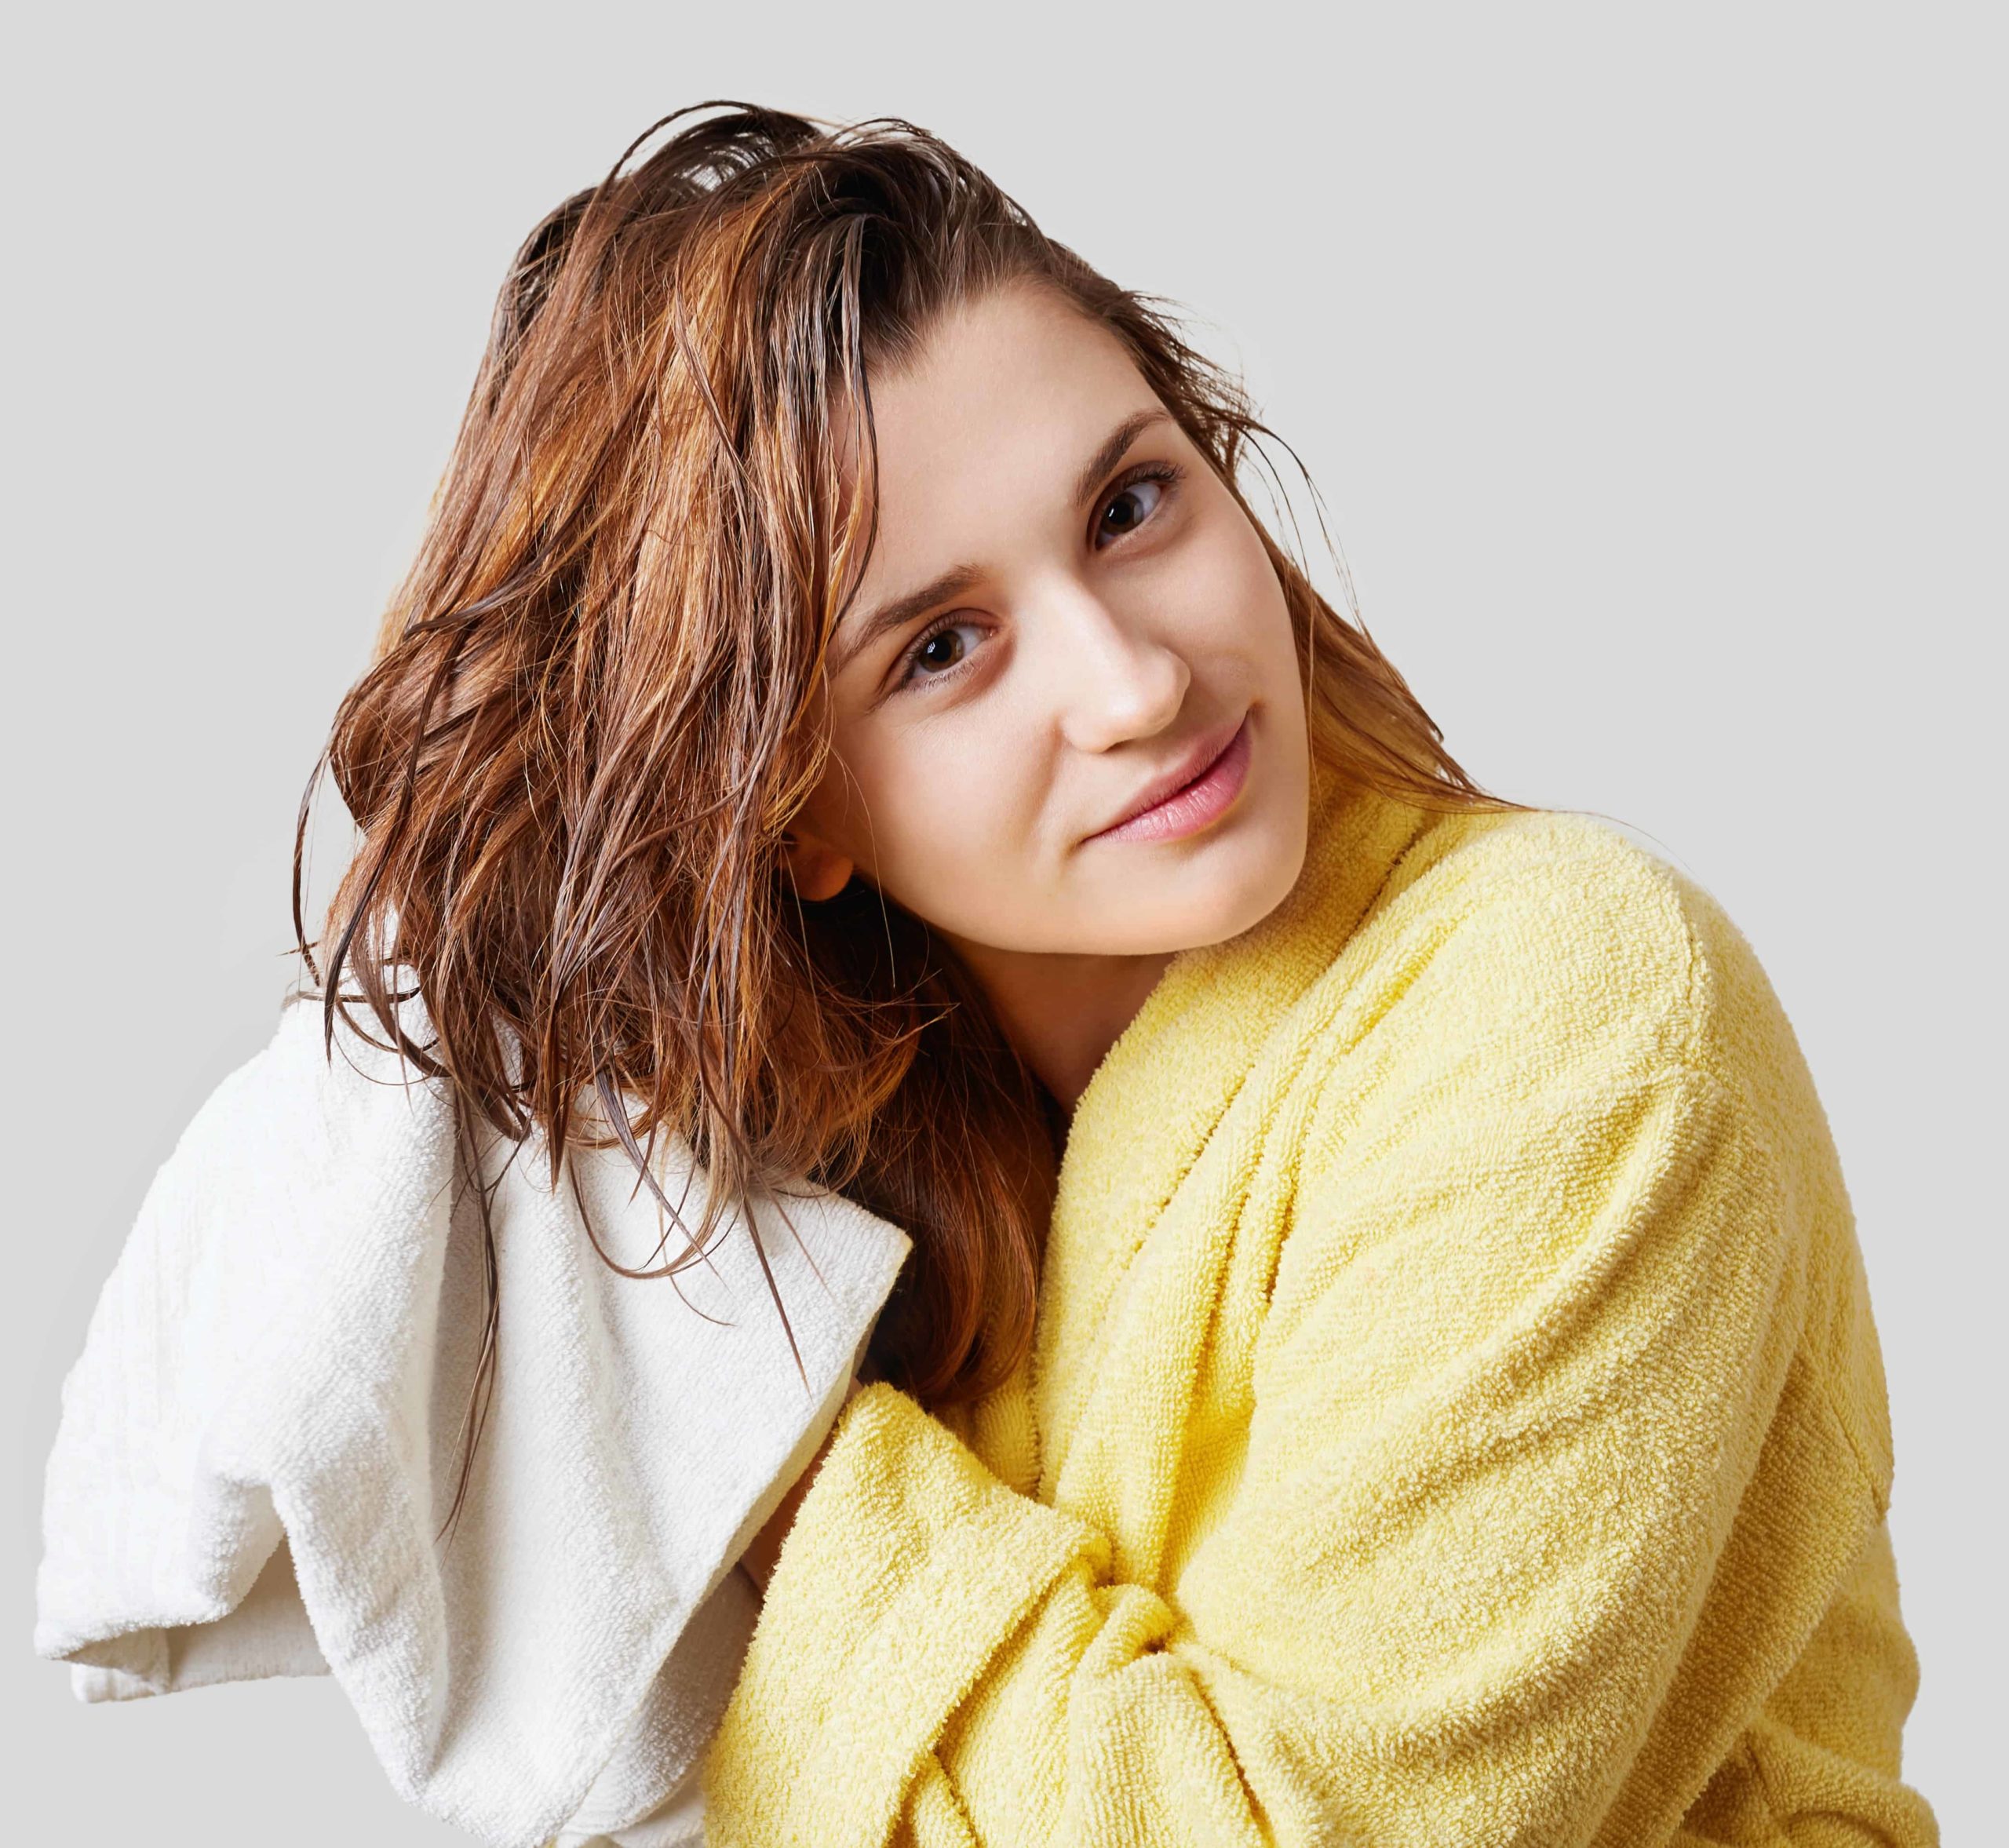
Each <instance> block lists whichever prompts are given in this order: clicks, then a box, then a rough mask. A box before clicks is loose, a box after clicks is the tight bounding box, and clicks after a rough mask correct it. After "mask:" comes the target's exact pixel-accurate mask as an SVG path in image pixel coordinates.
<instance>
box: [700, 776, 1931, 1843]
mask: <svg viewBox="0 0 2009 1848" xmlns="http://www.w3.org/2000/svg"><path fill="white" fill-rule="evenodd" d="M1890 1498H1891V1431H1890V1421H1889V1414H1888V1409H1887V1400H1886V1397H1885V1386H1884V1378H1883V1364H1882V1359H1881V1355H1880V1350H1879V1347H1878V1342H1877V1336H1876V1328H1875V1325H1874V1323H1873V1322H1872V1319H1871V1314H1870V1307H1869V1299H1868V1296H1867V1294H1866V1291H1865V1279H1864V1274H1863V1268H1862V1262H1861V1254H1860V1252H1859V1249H1858V1245H1857V1242H1856V1237H1855V1233H1854V1227H1853V1223H1852V1220H1851V1218H1850V1207H1849V1202H1848V1199H1847V1194H1846V1193H1845V1192H1844V1190H1843V1181H1842V1176H1841V1173H1840V1170H1839V1165H1838V1163H1837V1161H1836V1154H1835V1151H1834V1149H1833V1146H1832V1143H1831V1141H1830V1139H1829V1130H1828V1127H1827V1123H1826V1121H1825V1117H1824V1115H1823V1114H1822V1111H1821V1106H1820V1104H1819V1103H1818V1100H1817V1098H1816V1095H1815V1092H1814V1085H1813V1083H1812V1081H1811V1080H1810V1077H1809V1075H1808V1073H1807V1067H1806V1065H1805V1063H1804V1062H1803V1058H1802V1055H1801V1053H1800V1051H1799V1047H1798V1045H1797V1044H1796V1041H1795V1040H1794V1037H1793V1034H1792V1030H1791V1028H1790V1027H1789V1026H1788V1023H1787V1021H1786V1019H1785V1015H1784V1013H1783V1012H1782V1011H1781V1008H1780V1005H1779V1003H1778V1001H1777V998H1776V997H1775V996H1774V993H1773V992H1772V990H1771V988H1770V986H1769V984H1768V982H1767V979H1766V978H1765V976H1764V975H1763V971H1761V969H1760V968H1759V965H1758V964H1757V962H1756V960H1755V959H1754V957H1753V955H1752V950H1751V949H1750V947H1749V946H1748V944H1747V943H1746V942H1745V940H1744V939H1743V938H1742V936H1741V935H1740V934H1739V933H1738V931H1737V929H1736V928H1735V927H1734V924H1732V923H1731V922H1730V920H1729V919H1728V918H1727V917H1726V915H1725V914H1724V913H1723V910H1722V909H1719V906H1717V905H1716V904H1715V902H1713V901H1712V898H1710V897H1709V896H1708V895H1707V894H1706V893H1705V892H1704V891H1702V890H1701V889H1700V888H1698V887H1697V886H1696V885H1695V884H1694V883H1693V882H1691V881H1690V880H1686V878H1684V877H1682V876H1680V875H1679V873H1676V872H1675V871H1674V870H1672V869H1670V868H1669V867H1668V866H1665V865H1664V864H1663V863H1662V862H1661V861H1660V860H1659V859H1658V858H1656V857H1654V856H1653V855H1649V854H1647V853H1646V852H1644V851H1642V850H1640V849H1639V848H1637V847H1634V846H1633V845H1632V844H1629V843H1628V841H1627V840H1626V839H1625V838H1624V836H1623V835H1621V834H1620V833H1618V832H1617V830H1616V829H1613V828H1611V827H1609V826H1606V825H1605V824H1603V823H1602V822H1598V821H1595V820H1592V819H1587V818H1581V817H1577V816H1571V815H1562V814H1557V813H1554V812H1548V813H1543V814H1539V815H1508V816H1499V815H1489V816H1476V817H1475V816H1463V817H1442V816H1435V815H1430V814H1427V813H1426V812H1424V811H1419V810H1416V809H1413V808H1409V807H1406V806H1404V805H1402V804H1397V803H1395V802H1392V801H1390V800H1387V799H1386V798H1384V797H1382V796H1376V795H1372V794H1367V793H1362V792H1360V791H1358V790H1357V789H1347V788H1345V787H1344V786H1342V785H1339V784H1338V783H1336V782H1332V781H1330V780H1329V779H1328V778H1325V777H1324V776H1323V775H1321V776H1319V777H1318V778H1317V779H1316V780H1314V788H1313V811H1312V837H1311V846H1310V851H1309V854H1308V857H1307V861H1306V864H1305V868H1304V871H1303V875H1302V877H1300V880H1299V882H1298V884H1297V885H1296V888H1294V890H1293V892H1292V894H1291V895H1290V897H1289V898H1288V899H1287V900H1286V901H1285V902H1284V904H1283V905H1282V906H1280V907H1279V908H1278V909H1277V910H1275V911H1274V912H1272V913H1271V915H1270V916H1269V917H1267V918H1265V919H1264V920H1263V921H1262V922H1261V923H1260V924H1258V925H1256V927H1255V928H1253V929H1252V930H1250V931H1247V932H1245V933H1244V934H1243V935H1241V936H1239V937H1237V938H1234V939H1231V940H1230V941H1228V942H1224V943H1221V944H1217V945H1213V946H1208V947H1205V948H1202V949H1198V950H1188V951H1186V952H1184V953H1182V954H1180V956H1178V957H1176V958H1175V959H1174V960H1172V963H1171V964H1170V965H1169V968H1167V970H1166V971H1165V975H1164V976H1163V977H1162V979H1161V980H1160V981H1159V982H1158V986H1156V987H1155V988H1154V990H1153V991H1152V992H1151V993H1150V997H1148V999H1147V1001H1146V1002H1145V1004H1144V1005H1143V1008H1142V1010H1141V1011H1139V1013H1138V1015H1136V1018H1135V1019H1133V1020H1132V1022H1131V1023H1130V1025H1129V1026H1128V1027H1127V1028H1126V1029H1125V1031H1124V1033H1123V1034H1122V1036H1121V1037H1120V1038H1119V1039H1118V1041H1117V1042H1116V1044H1114V1046H1113V1047H1112V1048H1110V1052H1109V1053H1108V1055H1107V1057H1106V1058H1105V1059H1103V1063H1102V1064H1101V1065H1100V1066H1099V1068H1098V1069H1097V1070H1096V1073H1095V1075H1094V1077H1093V1079H1092V1081H1091V1082H1090V1084H1089V1085H1088V1089H1087V1091H1086V1092H1085V1094H1084V1095H1083V1096H1082V1097H1081V1100H1080V1103H1079V1104H1078V1106H1077V1109H1076V1110H1075V1113H1074V1120H1073V1123H1072V1125H1071V1127H1070V1132H1069V1136H1068V1141H1067V1146H1066V1156H1065V1159H1064V1161H1063V1165H1062V1170H1061V1177H1060V1186H1059V1198H1058V1201H1057V1203H1056V1208H1055V1212H1054V1216H1053V1222H1052V1231H1051V1237H1050V1242H1049V1245H1048V1251H1047V1256H1046V1259H1045V1274H1044V1277H1043V1280H1042V1283H1041V1299H1040V1314H1039V1322H1038V1329H1037V1340H1036V1343H1035V1347H1034V1353H1033V1355H1032V1358H1031V1360H1030V1364H1029V1365H1027V1366H1026V1367H1023V1368H1022V1369H1020V1370H1019V1372H1018V1373H1017V1374H1015V1376H1013V1377H1012V1379H1011V1380H1009V1381H1008V1382H1007V1383H1006V1384H1005V1385H1004V1387H1001V1389H1000V1390H998V1391H997V1392H995V1393H994V1394H992V1395H991V1396H990V1398H988V1399H987V1400H986V1401H984V1402H983V1403H982V1404H981V1405H979V1406H977V1407H975V1408H974V1409H970V1410H967V1411H962V1412H953V1413H952V1414H951V1415H950V1416H943V1417H934V1416H929V1415H928V1414H927V1413H925V1412H923V1411H922V1410H921V1408H920V1407H919V1406H918V1405H917V1404H916V1403H915V1402H914V1401H913V1400H912V1399H911V1398H908V1397H906V1396H905V1395H904V1394H902V1393H900V1392H899V1391H895V1390H894V1389H893V1388H892V1387H890V1386H887V1385H884V1384H881V1385H877V1386H874V1387H871V1388H870V1389H869V1390H867V1391H865V1392H863V1393H862V1394H859V1396H858V1397H857V1398H855V1399H854V1400H853V1401H851V1405H849V1406H848V1408H847V1409H846V1410H845V1412H844V1416H843V1417H842V1419H841V1420H840V1423H839V1425H838V1427H837V1434H836V1437H835V1440H834V1442H833V1445H832V1446H831V1448H830V1450H829V1454H828V1456H827V1457H826V1460H825V1462H824V1463H823V1465H822V1471H821V1473H820V1474H819V1476H818V1477H817V1478H816V1480H815V1485H814V1486H813V1488H812V1489H811V1491H810V1493H808V1496H807V1497H806V1499H805V1500H804V1504H803V1506H802V1509H801V1512H800V1516H799V1518H798V1519H797V1523H796V1525H795V1527H794V1529H793V1531H792V1533H790V1535H789V1539H788V1541H787V1544H786V1546H785V1547H784V1548H783V1550H782V1555H781V1558H780V1562H779V1565H778V1567H777V1569H776V1571H775V1575H774V1577H773V1580H772V1581H771V1584H770V1587H769V1589H768V1599H767V1604H766V1607H765V1609H764V1612H763V1614H762V1617H761V1620H760V1628H759V1630H758V1632H757V1635H755V1638H754V1640H753V1646H752V1649H751V1650H750V1652H749V1655H748V1657H747V1659H746V1666H745V1668H744V1670H743V1671H742V1675H741V1677H740V1679H739V1682H738V1687H737V1689H736V1690H735V1694H734V1697H733V1700H732V1704H731V1707H730V1708H729V1710H728V1711H727V1715H726V1718H725V1720H724V1724H723V1726H722V1727H721V1729H720V1732H719V1734H718V1736H717V1737H716V1741H715V1743H714V1745H713V1749H712V1751H711V1754H710V1755H709V1759H708V1760H707V1762H706V1780H705V1781H706V1804H707V1813H706V1839H707V1840H708V1841H709V1842H711V1843H733V1844H744V1845H745V1848H780V1845H782V1844H796V1843H800V1844H805V1845H807V1844H814V1845H815V1848H868V1845H873V1848H877V1845H878V1844H884V1843H895V1844H902V1845H909V1844H910V1845H912V1848H968V1844H971V1843H984V1844H994V1845H995V1848H1022V1845H1026V1844H1032V1843H1041V1844H1045V1843H1052V1844H1068V1845H1072V1844H1083V1845H1092V1848H1101V1845H1105V1844H1107V1845H1108V1848H1118V1845H1119V1844H1121V1845H1124V1848H1128V1845H1130V1844H1137V1845H1140V1848H1141V1845H1143V1844H1152V1845H1159V1844H1163V1845H1166V1848H1172V1845H1176V1844H1187V1843H1210V1844H1211V1843H1220V1844H1233V1845H1234V1848H1243V1845H1246V1848H1256V1844H1259V1843H1278V1844H1289V1845H1292V1848H1296V1844H1310V1843H1322V1844H1333V1845H1335V1848H1340V1845H1358V1848H1398V1845H1400V1848H1420V1845H1421V1844H1424V1843H1432V1844H1438V1843H1441V1844H1445V1845H1446V1848H1450V1845H1452V1844H1456V1845H1457V1848H1481V1845H1482V1844H1493V1843H1497V1844H1507V1843H1514V1844H1528V1845H1532V1844H1535V1843H1540V1844H1543V1845H1544V1848H1562V1845H1564V1844H1578V1843H1597V1844H1599V1845H1605V1844H1609V1845H1610V1848H1648V1845H1651V1844H1657V1843H1734V1844H1754V1845H1755V1844H1759V1843H1788V1842H1790V1843H1796V1844H1807V1843H1821V1844H1841V1843H1850V1844H1866V1843H1881V1842H1884V1841H1888V1842H1890V1843H1894V1844H1897V1845H1898V1848H1912V1844H1920V1843H1935V1842H1937V1840H1938V1831H1937V1828H1936V1827H1935V1824H1934V1818H1933V1816H1932V1813H1931V1810H1930V1809H1929V1808H1928V1807H1927V1805H1926V1803H1925V1802H1923V1800H1921V1799H1920V1796H1919V1795H1917V1794H1916V1792H1913V1791H1912V1789H1910V1788H1909V1787H1908V1786H1906V1785H1905V1784H1903V1783H1902V1782H1901V1781H1900V1776H1899V1763H1898V1754H1899V1740H1900V1730H1901V1726H1902V1724H1903V1722H1904V1719H1905V1715H1906V1714H1907V1712H1908V1711H1909V1709H1910V1707H1911V1704H1912V1699H1913V1697H1914V1695H1915V1693H1916V1687H1917V1680H1918V1670H1917V1660H1916V1655H1915V1653H1914V1652H1913V1649H1912V1645H1911V1642H1910V1640H1909V1637H1908V1636H1907V1635H1906V1633H1905V1628H1904V1625H1903V1622H1902V1619H1901V1615H1900V1612H1899V1608H1898V1581H1897V1576H1896V1569H1895V1566H1894V1562H1893V1559H1892V1555H1891V1544H1890V1538H1889V1531H1888V1528H1887V1525H1886V1522H1885V1514H1886V1512H1887V1509H1888V1507H1889V1504H1890Z"/></svg>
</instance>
